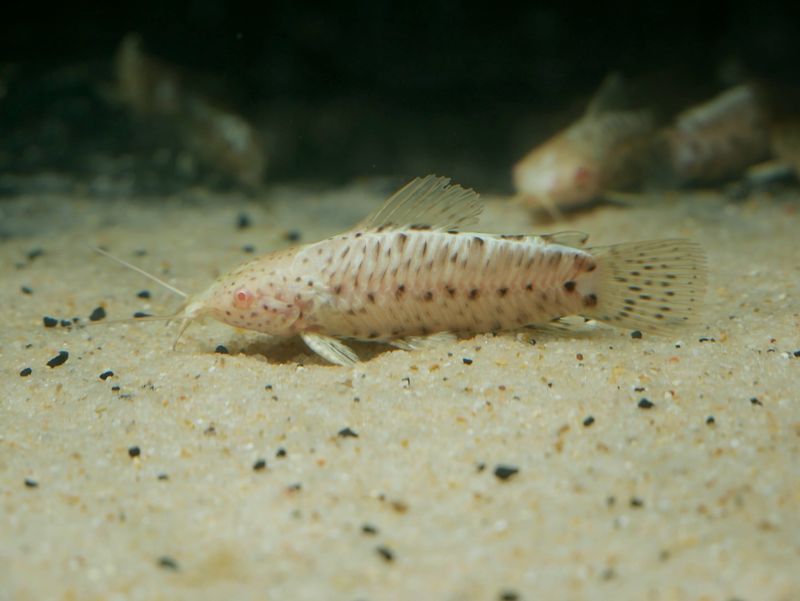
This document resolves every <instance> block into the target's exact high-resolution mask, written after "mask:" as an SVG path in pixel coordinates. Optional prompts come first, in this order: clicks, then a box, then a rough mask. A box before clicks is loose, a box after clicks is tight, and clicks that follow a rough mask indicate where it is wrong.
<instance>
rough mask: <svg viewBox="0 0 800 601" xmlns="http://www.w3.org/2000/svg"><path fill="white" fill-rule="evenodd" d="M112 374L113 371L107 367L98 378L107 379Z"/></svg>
mask: <svg viewBox="0 0 800 601" xmlns="http://www.w3.org/2000/svg"><path fill="white" fill-rule="evenodd" d="M113 375H114V372H113V371H111V370H110V369H109V370H108V371H104V372H103V373H101V374H100V379H101V380H108V379H109V378H110V377H111V376H113Z"/></svg>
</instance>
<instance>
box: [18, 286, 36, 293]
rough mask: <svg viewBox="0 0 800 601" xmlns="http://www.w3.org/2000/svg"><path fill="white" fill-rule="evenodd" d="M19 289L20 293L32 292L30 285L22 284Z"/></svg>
mask: <svg viewBox="0 0 800 601" xmlns="http://www.w3.org/2000/svg"><path fill="white" fill-rule="evenodd" d="M19 290H20V292H22V294H33V288H31V287H30V286H22V287H20V289H19Z"/></svg>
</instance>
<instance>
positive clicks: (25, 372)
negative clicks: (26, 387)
mask: <svg viewBox="0 0 800 601" xmlns="http://www.w3.org/2000/svg"><path fill="white" fill-rule="evenodd" d="M32 373H33V370H32V369H31V368H30V367H24V368H22V369H21V370H20V371H19V375H21V376H22V377H23V378H27V377H28V376H29V375H31V374H32Z"/></svg>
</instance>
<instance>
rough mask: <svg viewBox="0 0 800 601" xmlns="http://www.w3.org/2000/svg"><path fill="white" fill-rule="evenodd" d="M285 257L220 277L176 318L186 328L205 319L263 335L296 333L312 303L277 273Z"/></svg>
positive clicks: (248, 265) (303, 291) (267, 258)
mask: <svg viewBox="0 0 800 601" xmlns="http://www.w3.org/2000/svg"><path fill="white" fill-rule="evenodd" d="M285 255H286V253H276V254H275V255H267V256H265V257H261V258H259V259H255V260H254V261H251V262H249V263H245V264H244V265H242V266H240V267H238V268H236V269H234V270H233V271H231V272H229V273H226V274H225V275H222V276H220V277H219V278H218V279H217V280H216V281H215V282H214V283H213V284H211V286H209V287H208V288H207V289H206V290H205V291H204V292H202V293H200V294H198V295H197V296H195V297H192V298H190V299H189V300H188V301H187V303H186V304H185V305H184V308H183V311H182V312H181V313H180V314H179V315H178V318H179V319H181V320H183V322H184V324H186V325H188V323H190V322H191V321H193V320H195V319H197V318H200V317H206V316H207V317H211V318H212V319H214V320H216V321H219V322H221V323H224V324H226V325H229V326H233V327H236V328H243V329H245V330H253V331H256V332H261V333H263V334H270V335H274V336H287V335H291V334H295V333H297V328H299V327H300V324H301V322H302V317H303V312H304V311H306V312H308V311H309V310H310V307H311V304H313V299H311V298H309V296H310V295H309V291H308V290H306V289H301V288H300V285H298V284H296V283H295V282H294V278H292V281H291V282H289V278H288V277H286V275H285V271H284V270H282V269H281V267H282V263H283V262H284V261H283V260H284V259H285V258H287V256H285ZM306 288H308V287H307V286H306ZM186 325H184V327H183V328H182V329H181V331H183V329H185V327H186Z"/></svg>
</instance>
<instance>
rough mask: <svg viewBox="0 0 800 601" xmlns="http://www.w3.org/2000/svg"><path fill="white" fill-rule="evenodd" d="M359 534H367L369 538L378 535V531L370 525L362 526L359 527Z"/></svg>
mask: <svg viewBox="0 0 800 601" xmlns="http://www.w3.org/2000/svg"><path fill="white" fill-rule="evenodd" d="M361 532H363V533H364V534H369V535H370V536H372V535H374V534H378V529H377V528H376V527H375V526H373V525H372V524H362V525H361Z"/></svg>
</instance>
